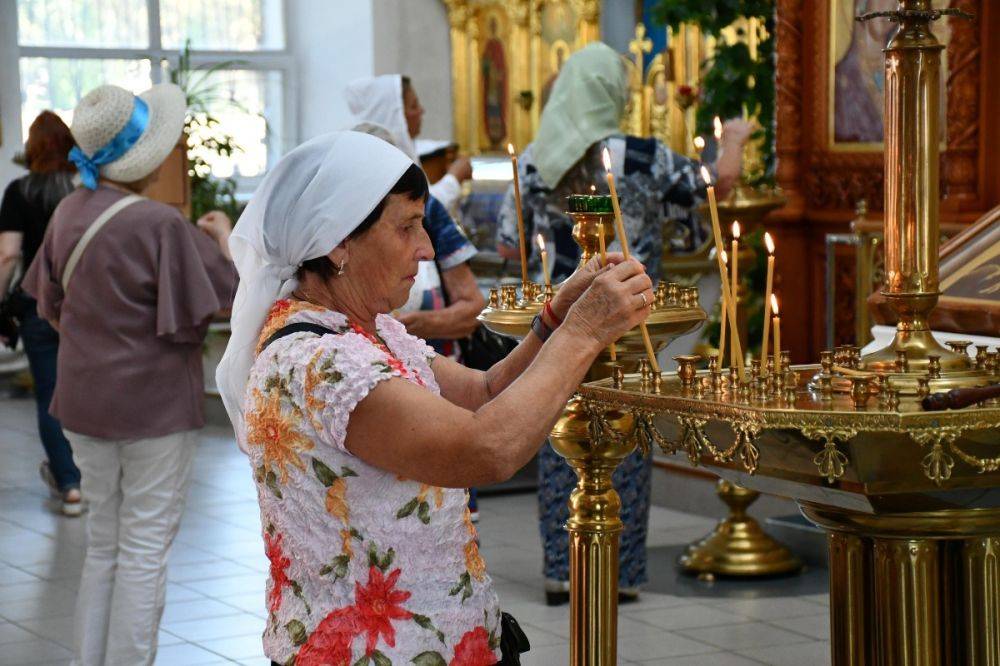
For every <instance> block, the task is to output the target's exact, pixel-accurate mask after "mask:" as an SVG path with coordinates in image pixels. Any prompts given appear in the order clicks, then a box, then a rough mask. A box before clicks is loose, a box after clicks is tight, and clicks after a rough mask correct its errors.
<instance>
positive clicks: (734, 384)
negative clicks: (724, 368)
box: [729, 367, 740, 395]
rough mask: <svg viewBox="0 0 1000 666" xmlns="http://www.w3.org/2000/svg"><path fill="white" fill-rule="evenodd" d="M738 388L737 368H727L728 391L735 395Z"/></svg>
mask: <svg viewBox="0 0 1000 666" xmlns="http://www.w3.org/2000/svg"><path fill="white" fill-rule="evenodd" d="M739 386H740V371H739V368H736V367H730V368H729V390H730V391H731V392H732V393H733V394H734V395H735V394H736V390H737V389H738V388H739Z"/></svg>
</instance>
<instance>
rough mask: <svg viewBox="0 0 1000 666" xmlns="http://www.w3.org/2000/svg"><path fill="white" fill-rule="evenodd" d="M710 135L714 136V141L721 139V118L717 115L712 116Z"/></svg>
mask: <svg viewBox="0 0 1000 666" xmlns="http://www.w3.org/2000/svg"><path fill="white" fill-rule="evenodd" d="M712 136H714V137H715V141H716V143H718V142H719V141H722V119H720V118H719V116H716V117H715V118H712Z"/></svg>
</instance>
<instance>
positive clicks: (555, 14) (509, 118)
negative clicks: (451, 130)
mask: <svg viewBox="0 0 1000 666" xmlns="http://www.w3.org/2000/svg"><path fill="white" fill-rule="evenodd" d="M445 6H446V8H447V10H448V22H449V25H450V29H451V53H452V56H451V62H452V65H451V76H452V97H453V100H454V111H453V115H454V125H455V138H456V141H457V142H458V143H459V145H460V146H461V149H462V150H463V151H465V152H468V153H470V154H473V155H476V154H482V153H491V152H493V153H496V152H501V151H504V150H505V149H506V146H507V143H508V142H511V143H513V144H514V145H515V146H516V147H518V148H521V147H523V146H525V145H527V144H528V143H530V142H531V140H532V138H533V137H534V135H535V132H536V131H537V129H538V122H539V119H540V117H541V113H540V111H541V106H542V100H543V96H544V92H545V90H546V86H547V84H549V83H550V80H551V79H552V78H553V77H554V75H555V73H557V72H558V70H559V67H561V66H562V63H563V62H564V61H565V59H566V58H567V57H569V55H570V54H571V53H573V52H574V51H576V50H578V49H580V48H581V47H583V46H584V45H586V44H587V43H589V42H592V41H594V40H596V39H599V38H600V15H601V3H600V1H599V0H445ZM498 54H499V55H498ZM498 58H502V61H503V68H502V69H500V70H499V71H496V60H497V59H498ZM497 76H502V81H501V82H498V80H497V79H496V78H492V77H497Z"/></svg>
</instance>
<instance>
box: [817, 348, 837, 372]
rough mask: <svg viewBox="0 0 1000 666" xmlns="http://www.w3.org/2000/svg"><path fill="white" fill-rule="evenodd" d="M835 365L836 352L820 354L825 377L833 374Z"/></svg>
mask: <svg viewBox="0 0 1000 666" xmlns="http://www.w3.org/2000/svg"><path fill="white" fill-rule="evenodd" d="M835 363H836V358H835V354H834V352H832V351H830V350H826V351H821V352H820V353H819V365H820V367H821V368H822V369H823V374H824V375H832V374H833V366H834V364H835Z"/></svg>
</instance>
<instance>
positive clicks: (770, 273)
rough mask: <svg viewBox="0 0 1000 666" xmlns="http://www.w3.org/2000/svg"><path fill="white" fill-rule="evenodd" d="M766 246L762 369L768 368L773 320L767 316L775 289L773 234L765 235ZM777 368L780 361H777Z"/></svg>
mask: <svg viewBox="0 0 1000 666" xmlns="http://www.w3.org/2000/svg"><path fill="white" fill-rule="evenodd" d="M764 245H766V246H767V284H766V286H765V287H764V339H763V340H762V341H761V343H760V367H762V368H766V367H767V354H768V351H767V343H768V341H769V340H770V333H771V318H770V317H768V316H767V308H768V307H769V306H770V305H771V294H772V293H773V292H772V290H773V289H774V239H772V238H771V234H770V233H767V232H765V233H764ZM774 363H775V367H777V364H778V361H777V359H775V362H774Z"/></svg>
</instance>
